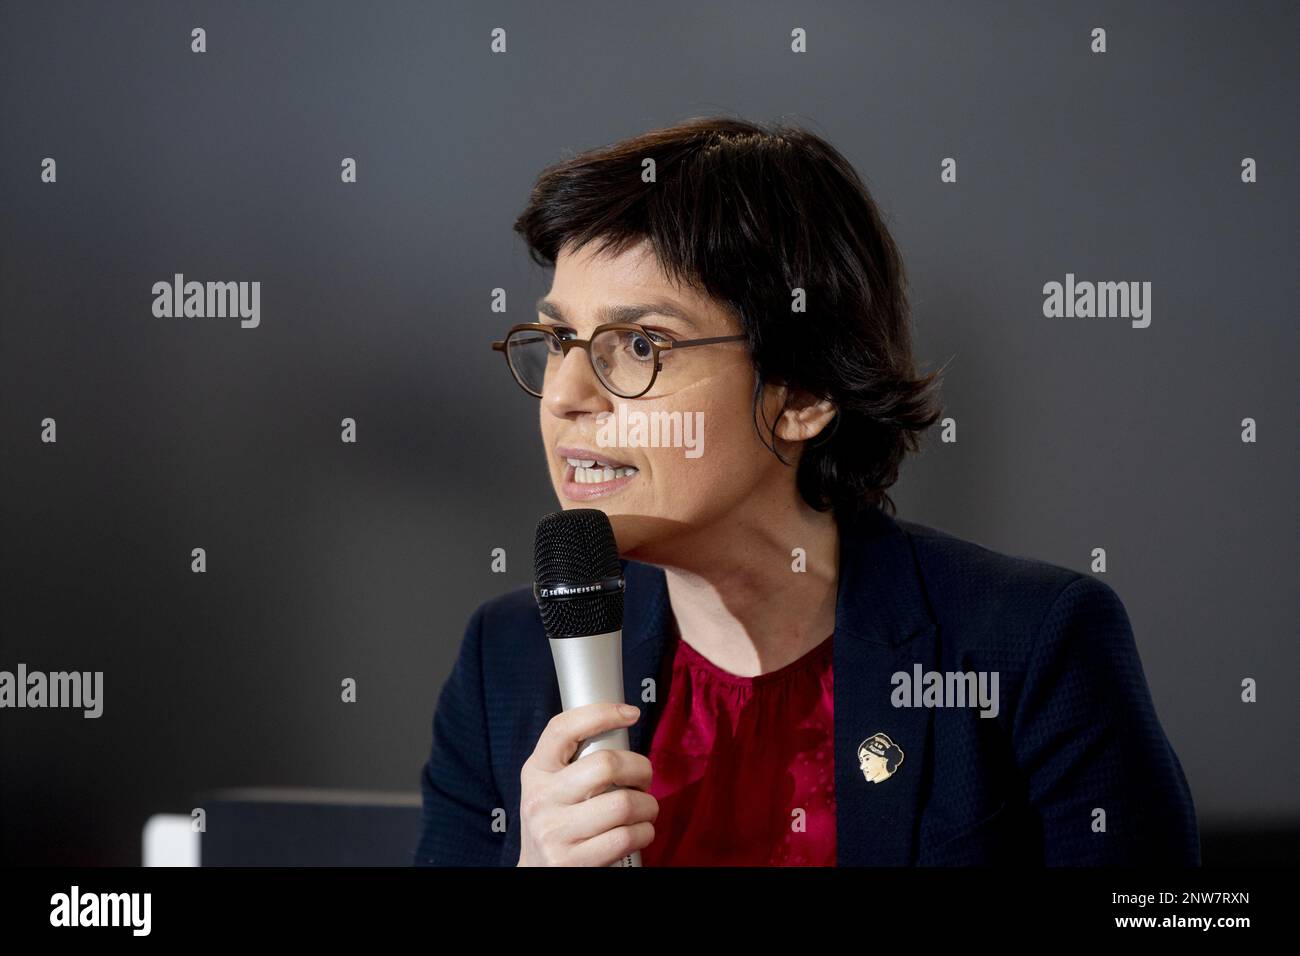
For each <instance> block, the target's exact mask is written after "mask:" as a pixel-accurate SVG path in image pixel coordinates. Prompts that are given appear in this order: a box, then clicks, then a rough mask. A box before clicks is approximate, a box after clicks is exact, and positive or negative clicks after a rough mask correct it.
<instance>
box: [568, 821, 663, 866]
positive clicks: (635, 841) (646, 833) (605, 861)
mask: <svg viewBox="0 0 1300 956" xmlns="http://www.w3.org/2000/svg"><path fill="white" fill-rule="evenodd" d="M654 838H655V827H654V824H653V823H649V822H642V823H633V824H631V825H630V826H626V827H617V828H615V829H613V830H606V831H605V832H604V833H602V834H600V835H599V836H594V837H592V838H591V839H590V840H584V841H583V842H582V843H579V844H578V845H577V846H575V847H574V848H573V851H572V853H570V854H569V859H568V865H569V866H613V865H614V863H615V861H617V860H620V859H622V858H623V857H625V856H627V855H628V854H629V853H632V852H633V851H635V850H643V849H645V848H646V847H647V846H649V845H650V841H651V840H653V839H654Z"/></svg>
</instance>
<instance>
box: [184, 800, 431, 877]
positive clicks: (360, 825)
mask: <svg viewBox="0 0 1300 956" xmlns="http://www.w3.org/2000/svg"><path fill="white" fill-rule="evenodd" d="M198 806H201V807H203V808H204V809H205V810H206V811H207V829H206V831H205V832H204V833H203V836H202V839H201V847H202V848H201V851H200V855H199V865H200V866H410V865H411V861H412V860H413V859H414V856H413V854H414V850H415V838H416V835H417V834H418V833H419V831H420V795H419V794H418V793H409V794H408V793H392V794H387V793H368V792H361V791H347V790H309V789H304V790H296V789H244V790H219V791H215V792H213V793H211V794H210V795H208V796H207V797H206V798H204V799H202V800H200V802H199V803H198Z"/></svg>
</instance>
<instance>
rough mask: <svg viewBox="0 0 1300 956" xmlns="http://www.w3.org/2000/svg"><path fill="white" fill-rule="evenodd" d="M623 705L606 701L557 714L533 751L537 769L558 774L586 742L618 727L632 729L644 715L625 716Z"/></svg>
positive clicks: (548, 724)
mask: <svg viewBox="0 0 1300 956" xmlns="http://www.w3.org/2000/svg"><path fill="white" fill-rule="evenodd" d="M620 706H621V705H619V704H615V703H610V702H606V701H597V702H596V703H593V704H584V705H583V706H581V707H574V708H573V709H572V710H566V711H564V712H563V713H559V714H556V715H555V716H554V717H552V718H551V719H550V721H549V722H548V723H547V724H546V727H545V729H544V730H543V731H542V735H541V736H540V737H539V738H538V739H537V746H536V747H534V748H533V755H532V758H531V759H532V760H533V762H534V766H536V767H537V768H539V769H541V770H546V771H550V772H554V771H557V770H561V769H563V768H564V767H565V766H566V765H567V764H568V763H569V761H571V760H572V759H573V755H574V754H576V753H577V752H578V747H579V745H581V743H582V742H583V741H584V740H588V739H590V738H592V737H595V736H596V735H597V734H601V733H604V732H605V731H607V730H613V729H615V728H617V727H628V726H630V725H632V724H634V723H636V721H637V720H638V718H639V717H640V714H636V715H632V716H625V715H624V714H623V712H622V711H621V710H620V709H619V708H620Z"/></svg>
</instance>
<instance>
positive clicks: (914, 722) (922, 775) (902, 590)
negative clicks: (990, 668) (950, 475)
mask: <svg viewBox="0 0 1300 956" xmlns="http://www.w3.org/2000/svg"><path fill="white" fill-rule="evenodd" d="M620 563H621V564H622V565H623V572H624V577H625V580H626V583H627V591H626V594H625V602H624V625H623V681H624V692H625V695H626V696H625V699H626V700H629V701H632V702H633V703H636V704H637V705H638V706H640V707H641V708H642V709H643V710H644V711H645V712H646V717H645V718H644V719H642V720H640V721H638V722H637V723H636V724H635V725H633V726H632V727H631V728H629V745H630V748H631V749H632V750H634V751H636V752H638V753H643V754H646V753H648V752H649V749H650V743H651V741H652V740H653V736H654V728H655V725H656V720H657V717H658V713H659V710H658V708H657V707H656V706H654V703H653V702H651V701H647V700H646V699H645V698H646V696H647V693H646V688H647V686H648V685H647V684H646V678H654V685H653V686H654V688H655V691H654V693H655V696H656V699H657V700H662V696H661V695H662V694H666V693H667V690H668V684H667V678H668V675H669V673H670V671H669V669H668V668H669V665H670V662H669V661H666V660H665V659H664V650H665V648H666V646H667V645H668V637H669V634H670V630H671V629H670V624H671V615H672V610H671V605H670V603H669V599H668V586H667V581H666V578H665V576H664V571H663V569H662V568H659V567H656V566H654V565H650V564H644V563H641V562H637V561H630V560H627V559H621V561H620ZM916 664H920V665H921V666H922V668H923V670H926V671H928V670H933V669H935V668H936V666H937V643H936V628H935V625H934V622H933V620H932V617H931V614H930V612H929V607H928V602H927V600H926V597H925V593H924V589H923V587H922V583H921V578H920V575H919V572H918V570H917V567H916V559H915V556H914V555H913V553H912V548H911V542H910V540H909V538H908V536H907V534H906V533H905V532H904V531H903V530H902V528H900V527H899V525H898V523H897V522H896V521H894V519H893V518H891V517H890V516H889V515H887V514H885V513H884V512H883V511H882V510H880V509H879V508H874V507H872V508H867V509H865V510H864V511H863V512H862V513H861V515H860V516H859V517H858V518H857V519H855V520H851V521H847V522H843V523H841V525H840V567H839V581H838V584H837V589H836V602H835V638H834V649H833V668H834V670H833V679H834V688H835V750H834V756H835V795H836V823H837V830H836V848H837V863H838V864H839V865H840V866H859V865H869V866H897V865H907V864H911V863H914V862H915V858H916V850H917V840H918V835H919V834H918V828H919V820H920V809H921V803H922V800H923V794H924V788H923V782H924V781H925V780H926V779H927V778H928V776H929V751H930V737H931V731H932V715H933V711H932V710H931V709H930V708H925V707H921V708H895V707H894V706H892V704H891V703H890V694H891V692H892V690H893V685H892V683H891V680H890V678H891V675H892V674H894V673H895V672H897V671H905V672H907V673H909V674H910V673H911V672H912V669H913V666H914V665H916ZM876 734H885V735H887V736H888V737H889V738H890V740H891V741H892V742H893V743H894V744H895V745H896V747H897V748H899V749H900V750H901V751H902V754H903V759H902V761H901V762H899V763H898V764H897V766H896V767H895V770H894V771H893V773H892V774H891V775H890V776H889V777H888V778H887V779H884V780H881V781H880V782H878V783H871V782H868V781H867V779H866V777H865V775H864V774H863V772H862V770H861V769H860V767H859V758H858V748H859V747H860V746H861V745H862V744H863V743H864V742H865V741H867V740H868V739H869V738H871V737H873V736H874V735H876Z"/></svg>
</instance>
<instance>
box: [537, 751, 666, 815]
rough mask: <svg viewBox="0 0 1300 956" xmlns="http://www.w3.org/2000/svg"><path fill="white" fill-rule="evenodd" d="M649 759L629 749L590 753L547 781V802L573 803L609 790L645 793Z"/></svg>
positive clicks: (648, 782) (649, 778)
mask: <svg viewBox="0 0 1300 956" xmlns="http://www.w3.org/2000/svg"><path fill="white" fill-rule="evenodd" d="M651 779H652V771H651V766H650V758H649V757H647V756H645V755H644V754H639V753H634V752H632V751H631V750H593V751H592V752H591V753H589V754H587V755H586V756H584V757H581V758H579V759H578V760H575V761H574V762H573V763H571V764H569V765H568V766H567V767H564V768H563V769H561V770H558V771H556V772H555V775H554V776H553V777H552V778H551V779H550V781H549V789H550V794H551V801H552V802H554V803H559V804H576V803H581V802H582V801H584V800H589V799H591V798H592V797H595V796H596V795H597V794H600V793H604V792H605V791H606V790H608V789H609V788H610V787H633V788H635V789H637V790H649V789H650V781H651Z"/></svg>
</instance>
